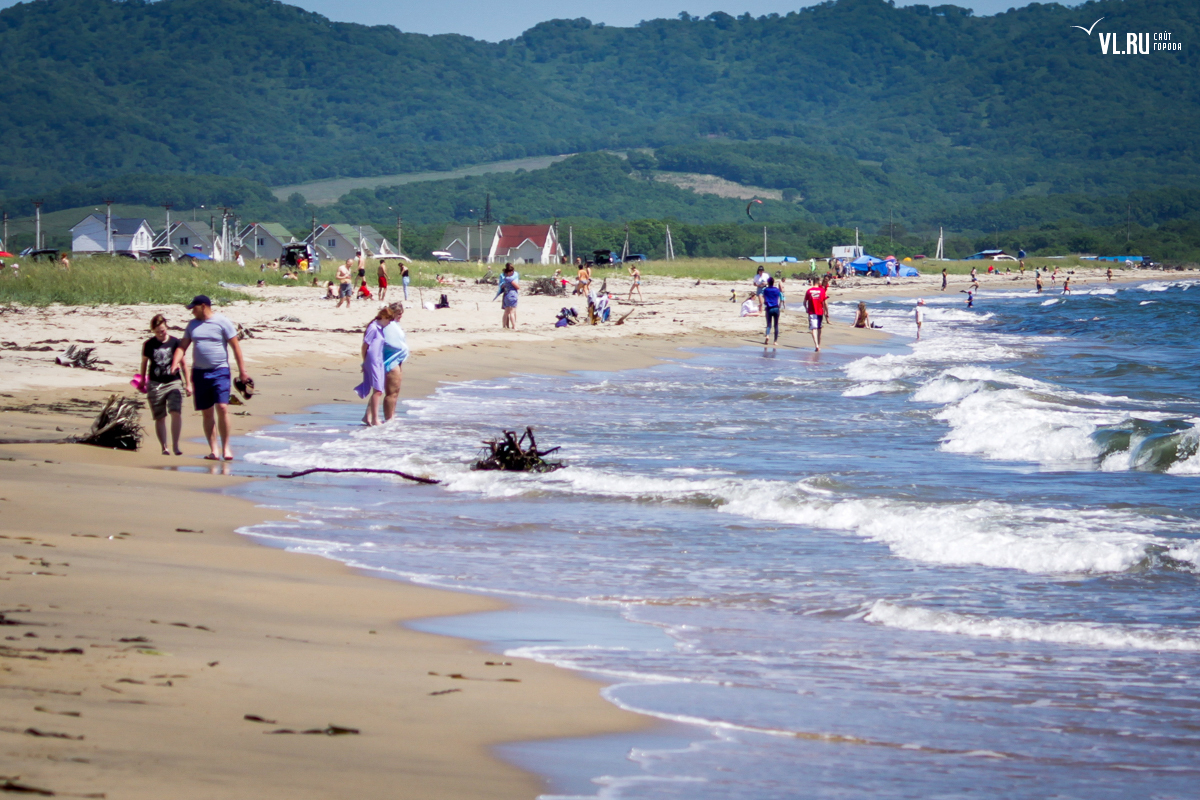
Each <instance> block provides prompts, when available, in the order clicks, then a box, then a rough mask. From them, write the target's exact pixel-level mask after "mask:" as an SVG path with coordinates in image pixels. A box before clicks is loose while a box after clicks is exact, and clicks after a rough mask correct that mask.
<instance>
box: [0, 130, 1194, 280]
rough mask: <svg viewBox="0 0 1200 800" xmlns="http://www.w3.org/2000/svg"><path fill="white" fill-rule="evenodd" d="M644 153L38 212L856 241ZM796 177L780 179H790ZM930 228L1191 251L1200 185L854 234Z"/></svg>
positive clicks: (880, 240) (1028, 246)
mask: <svg viewBox="0 0 1200 800" xmlns="http://www.w3.org/2000/svg"><path fill="white" fill-rule="evenodd" d="M660 152H661V151H660ZM668 157H670V158H674V157H676V156H670V154H668ZM649 158H650V157H649V156H647V155H645V154H641V153H632V154H631V156H630V158H629V159H622V158H620V157H618V156H615V155H611V154H607V153H591V154H584V155H580V156H574V157H572V158H569V159H566V160H564V161H561V162H558V163H556V164H553V165H552V166H550V167H548V168H546V169H542V170H536V171H534V172H516V173H510V174H491V175H482V176H475V177H468V178H461V179H454V180H445V181H427V182H421V183H412V184H405V185H402V186H392V187H382V188H378V189H374V190H370V189H360V190H356V191H354V192H351V193H349V194H347V195H346V196H344V197H343V198H342V199H341V200H340V201H339V202H338V203H336V204H334V205H331V206H322V207H314V206H311V205H308V204H306V203H305V202H304V199H303V198H302V197H301V196H300V195H298V194H297V195H293V196H292V197H291V198H289V199H288V200H285V201H280V200H278V199H277V198H276V197H275V196H274V195H273V194H272V193H271V191H270V189H268V188H267V187H266V186H264V185H262V184H259V183H255V182H253V181H250V180H247V179H242V178H223V177H217V176H183V175H130V176H125V177H123V178H118V179H113V180H111V181H105V182H99V183H94V184H88V185H73V186H67V187H64V188H63V189H61V190H58V191H55V192H49V193H47V194H45V195H42V196H41V197H40V198H39V199H43V200H44V202H45V205H44V206H43V210H44V211H45V212H51V211H59V210H63V209H72V208H78V209H79V210H80V215H79V216H80V218H82V216H83V214H84V213H88V212H90V211H91V209H92V208H93V207H95V206H96V205H97V204H99V203H101V202H102V201H103V200H104V199H106V198H112V199H115V200H117V201H118V202H120V203H123V204H130V205H138V204H140V205H144V206H148V207H159V206H162V205H164V204H167V203H170V204H173V205H174V207H175V209H176V214H183V213H185V212H186V211H187V210H189V209H192V208H198V207H200V206H204V207H207V208H208V209H210V210H211V209H219V208H221V207H230V208H232V209H233V213H234V214H236V215H237V216H238V217H239V218H240V219H241V221H242V222H243V223H249V222H256V221H258V222H279V223H282V224H283V225H284V226H285V227H287V228H288V229H289V230H291V231H292V232H293V233H294V234H296V235H297V237H303V236H305V235H307V233H308V231H309V230H311V221H312V219H313V217H314V216H315V217H316V219H317V220H318V221H320V222H349V223H352V224H371V225H374V226H375V227H376V228H378V229H379V230H380V231H381V232H384V233H385V234H387V235H388V236H389V237H391V238H393V240H394V237H395V235H396V219H397V217H402V218H403V220H404V247H405V250H406V251H407V252H411V253H415V254H421V255H424V254H428V253H429V252H430V251H432V250H436V249H438V248H439V247H440V245H441V239H442V232H443V230H444V228H445V225H446V224H447V223H449V222H458V223H473V222H475V221H476V220H478V219H479V218H480V217H482V216H483V213H484V209H485V205H486V203H487V201H488V198H489V196H490V201H491V208H492V211H493V213H494V215H495V217H496V219H497V220H498V221H500V222H508V223H510V224H516V223H524V222H552V221H554V220H557V221H558V222H559V225H560V232H561V234H562V237H563V241H564V242H566V238H567V230H568V228H571V229H573V230H574V235H575V244H576V250H577V251H578V252H579V253H580V254H587V253H590V252H591V251H592V250H596V249H605V248H609V249H620V247H621V246H622V244H623V242H624V226H625V224H626V222H628V223H629V226H630V246H631V248H632V249H633V251H634V252H639V253H645V254H647V255H648V256H650V257H652V258H660V257H662V255H663V253H664V240H665V226H667V225H670V226H671V232H672V235H673V238H674V242H675V251H676V253H677V254H678V255H680V256H696V257H724V256H746V255H756V254H761V252H762V229H763V227H764V226H766V227H767V228H768V252H769V254H772V255H785V254H786V255H795V256H798V257H826V256H828V254H829V252H830V248H832V247H833V246H835V245H844V244H852V243H853V242H854V237H855V231H854V228H853V227H850V226H838V225H829V224H826V223H825V222H823V221H821V220H818V219H815V218H814V216H813V215H812V214H810V213H808V211H807V210H806V209H805V208H803V207H802V206H801V205H800V204H799V203H797V202H788V201H777V200H766V201H765V202H764V203H763V204H762V205H758V204H755V205H754V207H753V212H752V213H753V214H754V217H755V219H754V220H751V219H750V218H749V216H748V215H747V214H746V205H747V202H746V201H745V200H738V199H731V198H722V197H716V196H714V195H702V194H696V193H694V192H692V191H689V190H685V189H680V188H678V187H675V186H671V185H669V184H665V183H661V182H657V181H654V180H652V179H651V177H652V173H653V167H654V166H655V165H654V164H651V163H650V162H649ZM671 163H675V162H671ZM657 165H658V166H661V162H658V164H657ZM739 177H741V178H743V179H744V180H748V179H750V178H749V177H748V176H747V175H739ZM751 177H752V176H751ZM765 177H768V176H765V175H763V176H759V178H765ZM796 177H798V176H791V177H789V178H787V180H789V181H792V182H795V178H796ZM780 180H783V179H780ZM760 182H766V181H764V180H760ZM31 200H32V198H21V199H18V200H13V201H8V202H3V203H0V205H2V206H3V207H4V208H5V209H7V210H8V211H9V214H10V216H17V214H18V213H19V214H21V215H23V216H25V217H26V220H27V217H28V215H29V214H30V212H31V207H30V205H29V204H30V202H31ZM217 213H219V212H217ZM71 224H74V220H73V221H72V223H71ZM939 227H942V228H944V229H945V231H946V236H947V240H946V254H947V255H948V256H950V257H962V256H966V255H969V254H971V253H974V252H977V251H978V250H982V249H985V248H990V247H997V246H999V247H1004V248H1007V249H1010V250H1013V251H1016V250H1017V249H1021V248H1023V249H1025V250H1027V251H1028V252H1030V253H1031V254H1037V255H1063V254H1067V253H1077V252H1090V253H1097V252H1099V253H1110V254H1126V253H1128V254H1132V255H1146V256H1149V257H1152V258H1155V259H1157V260H1176V261H1183V260H1186V261H1200V194H1197V193H1195V192H1192V191H1191V190H1188V189H1183V188H1176V187H1164V188H1161V189H1155V190H1139V191H1135V192H1131V193H1129V194H1126V195H1120V196H1111V197H1104V196H1091V195H1083V194H1071V195H1050V196H1047V197H1022V198H1010V199H1007V200H1004V201H1001V202H999V203H993V204H984V205H980V206H977V207H968V208H965V209H961V210H958V211H952V212H951V211H948V212H930V214H929V216H926V217H924V218H923V219H921V220H919V221H918V223H917V224H915V225H914V224H906V223H904V222H902V221H900V218H899V217H897V219H896V221H893V222H884V223H880V224H876V225H874V226H871V227H862V228H860V231H859V237H860V241H861V242H862V243H863V244H864V245H865V246H866V248H867V249H868V251H869V252H872V253H874V254H876V255H892V254H895V255H898V256H910V255H917V254H925V255H932V254H933V252H934V250H935V247H936V240H937V232H938V229H939ZM14 231H15V235H14V236H12V237H11V241H10V242H9V243H7V244H8V246H9V247H10V249H11V248H20V247H22V246H25V245H27V244H31V243H32V235H31V234H30V232H29V226H28V224H25V225H23V226H18V225H15V224H14ZM49 233H50V238H49V239H48V243H49V244H51V245H52V246H60V247H61V246H69V240H68V239H66V237H65V234H64V232H63V231H50V232H49Z"/></svg>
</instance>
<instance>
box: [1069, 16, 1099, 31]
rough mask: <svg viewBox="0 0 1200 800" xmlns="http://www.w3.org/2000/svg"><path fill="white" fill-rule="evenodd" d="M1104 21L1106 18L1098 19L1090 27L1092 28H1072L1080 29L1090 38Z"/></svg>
mask: <svg viewBox="0 0 1200 800" xmlns="http://www.w3.org/2000/svg"><path fill="white" fill-rule="evenodd" d="M1102 19H1104V17H1101V18H1100V19H1098V20H1096V21H1095V22H1093V23H1092V27H1090V28H1085V27H1083V26H1082V25H1072V26H1071V27H1072V28H1079V30H1081V31H1083V32H1084V33H1086V34H1087V35H1088V36H1091V35H1092V31H1094V30H1095V29H1096V26H1097V25H1099V24H1100V20H1102Z"/></svg>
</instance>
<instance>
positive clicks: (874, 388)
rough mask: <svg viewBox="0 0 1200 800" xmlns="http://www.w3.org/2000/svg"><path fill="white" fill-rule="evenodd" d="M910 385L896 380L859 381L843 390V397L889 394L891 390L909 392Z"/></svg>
mask: <svg viewBox="0 0 1200 800" xmlns="http://www.w3.org/2000/svg"><path fill="white" fill-rule="evenodd" d="M907 391H908V387H907V386H905V385H904V384H903V383H898V382H896V381H882V382H872V383H858V384H855V385H854V386H851V387H850V388H849V389H847V390H846V391H844V392H842V397H868V396H870V395H873V394H887V393H890V392H907Z"/></svg>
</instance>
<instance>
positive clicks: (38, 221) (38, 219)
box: [33, 200, 112, 253]
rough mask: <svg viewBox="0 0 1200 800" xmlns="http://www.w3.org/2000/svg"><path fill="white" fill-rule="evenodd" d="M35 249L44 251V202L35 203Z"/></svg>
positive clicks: (110, 238)
mask: <svg viewBox="0 0 1200 800" xmlns="http://www.w3.org/2000/svg"><path fill="white" fill-rule="evenodd" d="M109 227H110V228H111V227H112V226H111V225H110V226H109ZM33 249H34V250H41V249H42V201H41V200H34V201H33ZM108 252H110V253H111V252H112V233H109V235H108Z"/></svg>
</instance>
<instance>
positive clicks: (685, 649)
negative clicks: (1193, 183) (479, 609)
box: [241, 282, 1200, 799]
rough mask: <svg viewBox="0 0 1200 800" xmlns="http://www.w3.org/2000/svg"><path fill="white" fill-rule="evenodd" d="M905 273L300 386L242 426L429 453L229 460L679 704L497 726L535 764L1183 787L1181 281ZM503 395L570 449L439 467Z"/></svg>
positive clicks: (594, 670) (700, 775) (1192, 570)
mask: <svg viewBox="0 0 1200 800" xmlns="http://www.w3.org/2000/svg"><path fill="white" fill-rule="evenodd" d="M913 304H914V301H913V300H912V299H890V300H884V301H880V302H874V303H871V304H870V306H869V307H870V310H871V314H872V318H873V319H874V320H875V321H877V322H880V323H881V324H882V325H883V326H884V330H885V331H888V332H892V333H895V334H899V336H898V337H896V338H894V339H893V340H892V341H891V342H889V343H885V344H882V345H878V346H874V347H872V348H848V347H831V348H828V349H827V350H826V351H824V352H822V353H820V354H819V355H818V354H816V353H814V352H812V351H811V347H810V346H809V345H806V342H807V340H808V335H807V332H806V331H803V330H798V329H797V328H796V327H795V326H798V325H799V324H800V322H801V320H802V319H803V317H801V316H800V315H798V314H785V315H784V327H785V339H784V341H785V342H786V343H788V344H789V345H792V346H790V347H781V348H779V349H774V348H763V347H744V348H738V349H724V350H705V351H701V352H699V353H695V354H692V357H690V358H687V359H680V360H678V361H674V362H671V363H667V364H663V365H660V366H656V367H653V368H649V369H640V370H631V371H625V372H607V371H605V364H604V363H603V362H602V361H601V362H597V363H594V364H581V365H580V367H581V368H584V369H581V371H580V372H579V373H577V374H575V375H573V376H570V377H547V376H535V375H521V376H516V377H511V378H507V379H501V380H491V381H473V382H463V383H458V384H453V385H448V386H444V387H443V388H441V389H440V390H439V391H437V392H436V393H435V394H434V395H432V396H430V397H428V398H422V399H419V400H410V401H407V402H405V403H403V404H402V408H401V413H400V416H399V418H398V419H397V420H395V421H393V422H392V423H390V424H388V425H385V426H382V427H380V428H376V429H362V428H356V427H355V423H356V422H357V420H358V417H359V416H360V414H361V409H360V408H359V407H358V406H349V405H342V406H326V407H321V408H319V409H317V410H316V412H315V413H314V414H312V415H307V416H304V417H297V418H295V419H294V420H293V421H292V422H291V423H290V424H287V425H284V426H282V427H280V428H276V429H274V430H271V431H268V432H265V433H264V434H262V435H261V436H260V439H259V441H260V443H261V449H260V451H259V452H258V453H257V454H255V455H253V456H251V458H250V460H251V461H256V462H258V463H261V464H265V465H270V466H271V467H272V471H277V468H279V467H283V468H288V469H302V468H307V467H318V466H320V467H375V468H380V467H382V468H390V469H400V470H405V471H409V472H414V473H419V474H423V475H428V476H432V477H436V478H438V479H440V480H441V481H443V483H442V485H440V486H420V485H416V484H411V483H406V482H403V481H400V480H398V479H390V478H374V477H370V476H349V477H348V476H313V477H311V478H306V479H304V484H303V486H302V487H297V486H296V485H295V484H294V483H292V482H282V481H267V482H258V483H255V484H252V485H250V486H249V487H247V488H245V489H243V490H241V491H243V492H245V493H246V494H247V495H248V496H251V497H254V498H256V499H257V500H259V502H265V503H272V504H277V505H282V506H284V507H286V508H288V509H289V510H290V511H291V512H292V513H291V518H290V519H289V520H288V521H285V522H273V523H268V524H265V525H260V526H256V527H255V528H253V529H252V530H251V531H249V532H250V533H252V534H253V535H255V536H258V537H261V538H262V539H263V540H264V541H268V542H271V543H274V544H276V545H279V546H285V547H289V548H292V549H296V550H302V551H306V552H317V553H322V554H325V555H328V556H330V557H332V558H336V559H340V560H342V561H345V562H347V563H350V564H354V565H357V566H361V567H366V568H371V569H377V570H380V571H381V572H383V573H384V574H390V575H393V576H395V577H398V578H403V579H408V580H413V581H418V582H421V583H425V584H431V585H438V586H447V587H453V588H460V589H467V590H474V591H483V592H488V593H493V594H497V595H500V596H504V597H507V598H510V599H513V600H515V601H516V602H517V607H516V610H514V611H510V612H502V613H501V614H499V615H487V616H485V617H478V618H475V620H474V621H471V620H470V619H468V620H467V621H465V622H464V623H463V627H462V628H460V629H459V630H458V631H457V632H458V633H461V634H463V635H474V636H476V637H477V638H480V639H484V640H487V641H489V642H491V643H492V645H493V646H494V647H495V648H497V649H500V650H504V651H506V652H508V653H510V654H511V655H520V656H527V657H532V658H536V659H539V660H542V661H547V662H552V663H555V664H560V665H563V666H566V667H569V668H573V669H578V670H582V671H586V672H588V673H590V674H593V675H599V676H601V677H602V678H604V679H605V680H606V681H607V682H608V683H609V685H608V686H607V688H605V689H604V696H605V697H606V698H608V699H609V700H610V701H611V702H613V703H615V704H617V705H619V706H622V707H625V708H628V709H632V710H635V711H639V712H642V713H644V714H648V715H651V716H653V717H656V718H658V719H660V720H667V721H672V722H673V723H674V727H672V728H671V738H669V739H666V738H664V739H660V740H655V739H653V737H651V738H650V739H640V740H636V741H634V740H630V741H632V744H630V742H626V745H625V746H624V747H623V749H621V751H620V753H619V755H620V760H621V762H622V764H621V765H620V766H619V768H618V766H616V765H614V764H612V763H607V764H606V763H603V762H596V763H592V762H590V761H589V760H588V759H587V758H584V757H579V756H578V754H577V757H575V759H574V760H572V757H571V756H570V750H571V745H569V744H564V745H563V747H562V749H561V750H560V751H556V750H555V749H554V747H553V746H547V747H548V748H549V749H545V748H543V749H542V750H537V749H536V748H534V749H532V750H527V751H524V755H523V756H522V751H521V750H520V748H517V749H515V750H513V751H512V754H513V757H514V758H516V759H517V760H518V761H523V763H525V764H526V765H531V766H535V767H536V766H538V759H539V758H541V759H543V762H542V763H543V765H544V766H545V769H544V771H545V772H547V773H548V774H551V775H554V773H555V768H552V767H551V766H550V763H549V762H550V761H554V762H555V763H557V759H558V758H560V757H562V758H566V759H567V761H566V762H565V763H566V764H567V765H568V767H567V768H566V771H568V772H573V773H574V774H571V775H566V776H564V775H561V774H560V775H558V777H559V778H561V780H560V781H559V782H558V783H557V785H558V786H559V787H560V791H561V792H562V793H569V794H576V795H578V794H588V795H594V794H596V793H600V794H601V795H602V796H604V797H619V798H795V797H838V798H855V797H868V796H869V797H889V798H942V797H963V796H979V797H988V798H1042V797H1061V798H1092V799H1094V798H1128V797H1130V796H1135V795H1136V796H1139V797H1146V798H1185V797H1187V798H1194V797H1196V796H1197V794H1198V792H1200V789H1197V787H1198V786H1200V782H1198V781H1200V677H1198V676H1200V628H1198V623H1200V609H1198V606H1197V601H1198V599H1200V593H1198V592H1197V587H1198V584H1197V581H1198V574H1197V572H1198V570H1200V566H1198V565H1200V541H1198V540H1200V523H1198V519H1200V455H1198V454H1197V449H1198V444H1200V426H1198V425H1197V423H1198V422H1200V386H1198V385H1197V384H1198V375H1200V372H1198V368H1200V335H1198V333H1197V331H1198V330H1200V285H1197V284H1194V283H1188V282H1178V283H1147V284H1144V285H1123V286H1106V285H1100V286H1098V287H1091V288H1080V289H1077V290H1076V291H1075V292H1074V294H1071V295H1062V294H1060V293H1059V291H1058V288H1057V287H1054V288H1053V289H1052V290H1049V291H1047V292H1046V293H1043V294H1036V293H1034V292H1032V291H1010V292H1000V291H990V290H985V291H984V292H981V293H980V294H979V295H977V298H976V303H975V307H974V308H970V309H968V308H967V307H966V306H965V302H964V297H963V296H962V295H949V294H945V295H943V294H939V295H937V296H933V297H929V298H927V309H928V310H927V313H926V317H925V319H926V322H925V326H924V331H923V332H922V338H921V340H920V341H919V342H914V341H913V336H914V334H915V332H916V330H915V325H914V323H913ZM853 312H854V307H853V305H852V304H835V305H834V311H833V315H834V320H835V324H847V323H848V322H849V320H851V319H852V318H853ZM788 328H791V330H788ZM526 425H533V426H534V427H535V428H536V431H537V434H538V437H539V441H540V442H541V443H543V444H544V445H549V444H553V445H560V446H561V447H562V451H561V455H562V458H563V459H564V460H565V461H566V462H567V463H568V464H569V467H568V468H566V469H563V470H560V471H558V472H553V473H549V474H542V475H528V474H502V473H495V472H476V471H472V470H470V469H469V464H470V462H471V461H472V460H473V459H474V458H475V457H476V456H477V454H478V450H479V447H480V441H481V440H483V439H487V438H491V437H493V436H494V435H496V434H497V432H499V431H500V430H501V429H523V428H524V426H526ZM297 483H298V482H297ZM522 620H525V622H524V623H523V622H522ZM530 620H533V621H534V622H533V623H530V622H529V621H530ZM523 625H524V627H523ZM539 753H540V754H541V755H540V756H539V755H538V754H539ZM558 772H559V773H562V772H563V768H561V767H560V768H558ZM570 779H573V780H570Z"/></svg>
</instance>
